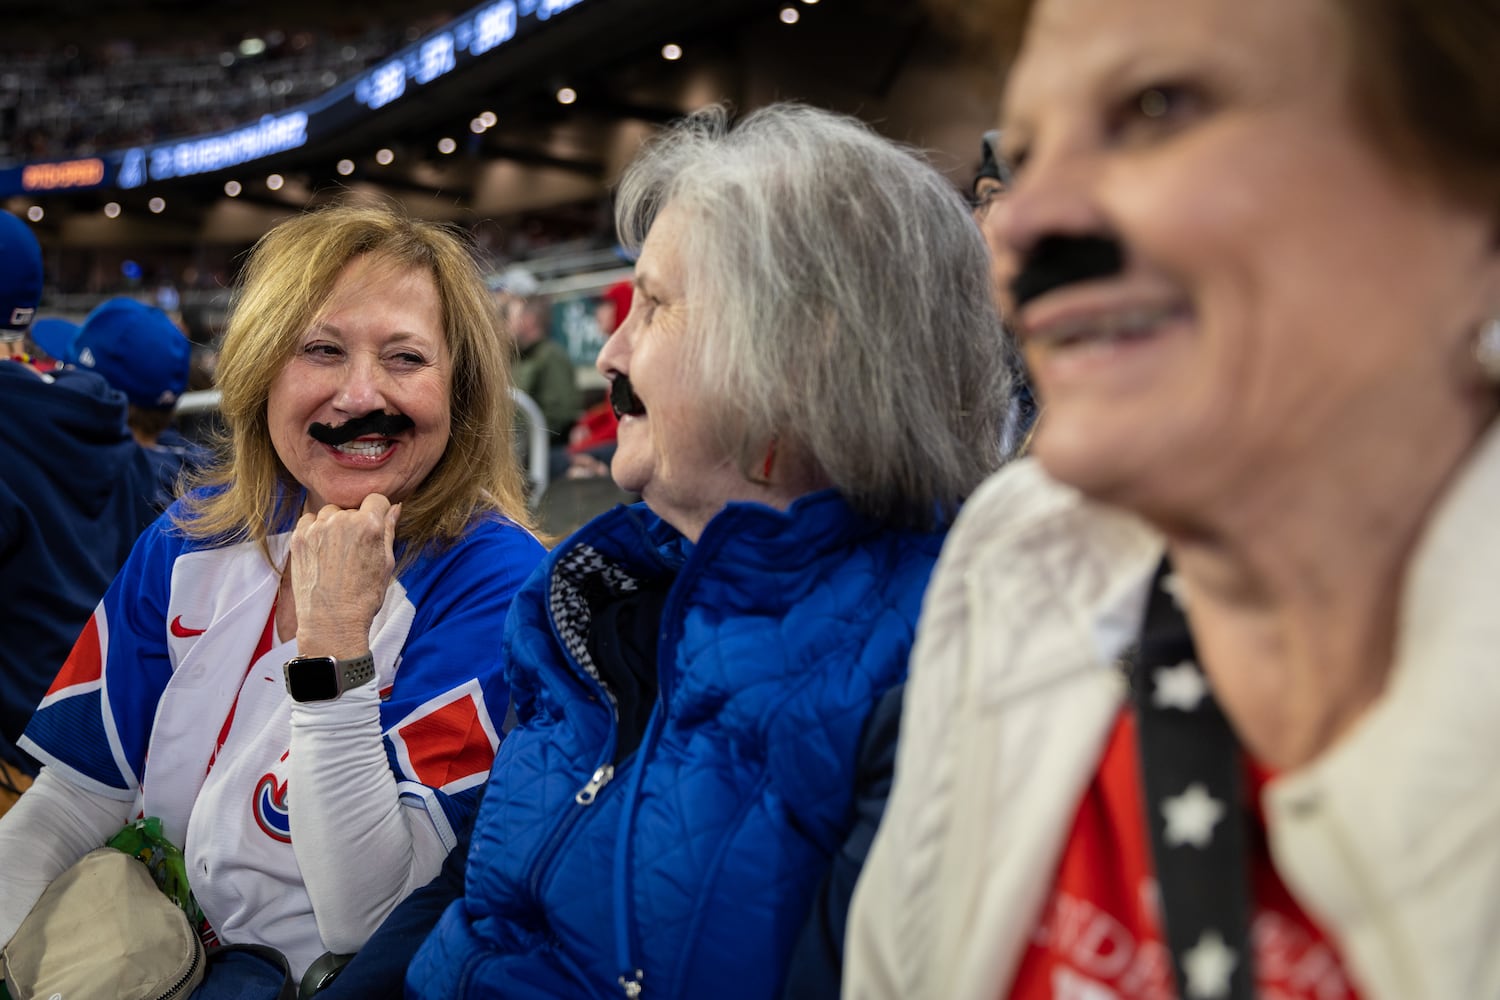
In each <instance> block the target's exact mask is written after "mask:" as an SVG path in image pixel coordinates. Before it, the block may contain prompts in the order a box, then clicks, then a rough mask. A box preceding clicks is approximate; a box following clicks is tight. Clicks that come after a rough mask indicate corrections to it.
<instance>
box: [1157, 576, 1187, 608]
mask: <svg viewBox="0 0 1500 1000" xmlns="http://www.w3.org/2000/svg"><path fill="white" fill-rule="evenodd" d="M1161 589H1162V592H1163V593H1165V594H1166V595H1167V596H1168V597H1170V598H1171V599H1172V603H1173V604H1175V605H1177V607H1178V608H1179V609H1186V608H1187V594H1186V593H1185V592H1184V591H1183V589H1182V577H1180V576H1178V575H1177V574H1176V573H1168V574H1166V575H1165V576H1163V577H1162V578H1161Z"/></svg>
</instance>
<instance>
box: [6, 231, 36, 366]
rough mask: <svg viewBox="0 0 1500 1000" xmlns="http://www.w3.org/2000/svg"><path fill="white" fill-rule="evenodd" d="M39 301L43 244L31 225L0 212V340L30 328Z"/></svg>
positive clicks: (11, 338) (15, 337) (14, 337)
mask: <svg viewBox="0 0 1500 1000" xmlns="http://www.w3.org/2000/svg"><path fill="white" fill-rule="evenodd" d="M40 301H42V246H41V244H40V243H38V242H37V241H36V234H35V233H33V232H32V231H31V227H30V226H28V225H27V224H26V223H24V222H22V221H21V220H20V219H18V218H16V217H15V216H14V215H12V214H11V213H9V212H4V211H0V340H15V339H17V338H18V337H20V336H21V335H22V334H23V333H25V332H26V331H27V330H29V329H30V328H31V320H32V317H34V316H35V315H36V306H37V303H38V302H40Z"/></svg>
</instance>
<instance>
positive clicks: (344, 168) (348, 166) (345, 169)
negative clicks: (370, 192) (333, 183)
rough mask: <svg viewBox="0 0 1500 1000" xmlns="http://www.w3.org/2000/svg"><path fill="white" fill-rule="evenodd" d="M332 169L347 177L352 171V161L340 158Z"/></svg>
mask: <svg viewBox="0 0 1500 1000" xmlns="http://www.w3.org/2000/svg"><path fill="white" fill-rule="evenodd" d="M333 169H335V170H337V171H338V172H339V174H340V176H343V177H348V176H349V175H350V174H352V173H354V161H353V160H340V161H339V162H338V164H337V165H336V166H335V167H334V168H333Z"/></svg>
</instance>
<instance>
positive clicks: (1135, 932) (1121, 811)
mask: <svg viewBox="0 0 1500 1000" xmlns="http://www.w3.org/2000/svg"><path fill="white" fill-rule="evenodd" d="M1139 753H1140V750H1139V742H1138V740H1137V737H1136V716H1135V712H1134V710H1133V709H1130V708H1126V709H1125V710H1123V711H1122V712H1121V713H1120V716H1119V718H1118V719H1117V720H1116V722H1115V727H1114V730H1113V732H1112V733H1111V734H1110V738H1109V742H1108V744H1107V746H1106V747H1105V751H1104V757H1103V759H1102V760H1101V761H1100V763H1099V770H1098V772H1097V773H1096V774H1095V775H1094V780H1093V782H1092V783H1091V784H1090V785H1089V788H1088V790H1087V792H1086V793H1085V794H1084V797H1083V801H1082V802H1081V803H1080V804H1079V807H1078V814H1077V816H1076V817H1075V818H1074V820H1073V827H1072V830H1071V831H1070V832H1069V834H1068V842H1067V846H1066V847H1064V849H1063V856H1062V861H1061V865H1060V867H1059V869H1058V873H1057V881H1056V883H1055V884H1054V885H1053V888H1052V895H1051V896H1050V897H1049V899H1048V900H1047V903H1046V905H1045V907H1044V909H1043V911H1042V919H1041V921H1040V923H1039V925H1038V926H1037V929H1036V931H1035V933H1033V934H1032V937H1031V941H1030V943H1029V944H1028V945H1027V948H1026V951H1025V953H1024V955H1023V956H1022V958H1021V967H1020V969H1019V971H1018V972H1017V973H1016V978H1015V982H1014V983H1013V984H1012V985H1011V988H1010V991H1009V992H1008V993H1007V994H1005V996H1006V997H1008V998H1009V1000H1176V997H1177V990H1176V986H1175V984H1174V983H1173V980H1172V960H1171V956H1170V955H1169V954H1168V952H1167V947H1166V944H1165V943H1164V942H1163V939H1162V934H1161V927H1160V922H1159V919H1158V916H1157V899H1156V874H1155V869H1154V865H1153V863H1152V859H1151V842H1150V836H1149V833H1148V830H1147V827H1146V818H1145V812H1144V810H1145V806H1144V801H1145V798H1144V794H1143V792H1142V788H1141V775H1140V762H1139ZM1269 778H1270V774H1269V773H1268V772H1266V771H1265V770H1264V769H1261V768H1259V767H1256V766H1254V765H1251V766H1250V767H1249V779H1250V780H1249V788H1250V793H1251V794H1250V799H1251V802H1250V807H1251V808H1250V815H1251V816H1252V817H1253V819H1254V822H1253V823H1252V824H1251V829H1250V842H1251V857H1250V879H1251V886H1252V890H1253V895H1254V899H1255V914H1254V916H1253V919H1252V921H1251V929H1250V936H1251V941H1252V947H1253V948H1254V950H1255V975H1256V989H1255V992H1256V996H1257V997H1259V998H1260V1000H1358V996H1357V994H1356V993H1355V992H1354V988H1353V986H1351V985H1350V983H1349V980H1348V977H1347V976H1346V975H1345V973H1344V969H1343V967H1342V965H1341V964H1340V963H1339V957H1338V955H1337V953H1336V952H1335V951H1334V950H1333V946H1332V945H1331V944H1330V943H1329V941H1328V940H1327V939H1326V938H1325V937H1324V936H1323V933H1322V932H1321V931H1320V930H1319V929H1318V928H1317V927H1316V926H1315V925H1314V924H1313V922H1312V921H1311V920H1310V919H1308V917H1307V915H1306V914H1305V913H1303V912H1302V910H1301V908H1300V907H1298V905H1297V903H1296V902H1295V901H1294V900H1293V899H1292V897H1291V895H1290V894H1289V893H1288V892H1287V889H1286V886H1284V885H1282V883H1281V879H1280V878H1279V877H1277V875H1276V870H1275V869H1274V868H1273V867H1272V866H1271V856H1270V852H1269V850H1268V849H1267V846H1266V836H1265V819H1264V817H1263V816H1262V815H1261V813H1260V809H1259V805H1258V803H1259V801H1260V790H1261V788H1262V787H1263V786H1264V785H1265V783H1266V781H1267V780H1269ZM1231 946H1232V944H1231Z"/></svg>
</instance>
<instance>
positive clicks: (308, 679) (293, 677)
mask: <svg viewBox="0 0 1500 1000" xmlns="http://www.w3.org/2000/svg"><path fill="white" fill-rule="evenodd" d="M281 672H282V673H283V674H285V675H286V690H287V694H289V695H291V696H292V700H293V701H332V700H333V699H335V698H337V697H338V696H339V695H341V694H343V693H344V692H345V691H347V690H349V689H350V688H353V687H359V686H360V685H361V684H363V683H364V682H365V681H367V680H369V679H370V678H371V677H374V676H375V657H374V656H372V655H371V654H369V653H366V654H365V655H363V656H356V657H355V658H354V659H352V660H337V659H334V658H333V657H331V656H294V657H292V658H291V659H290V660H287V661H286V663H284V664H282V667H281Z"/></svg>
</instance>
